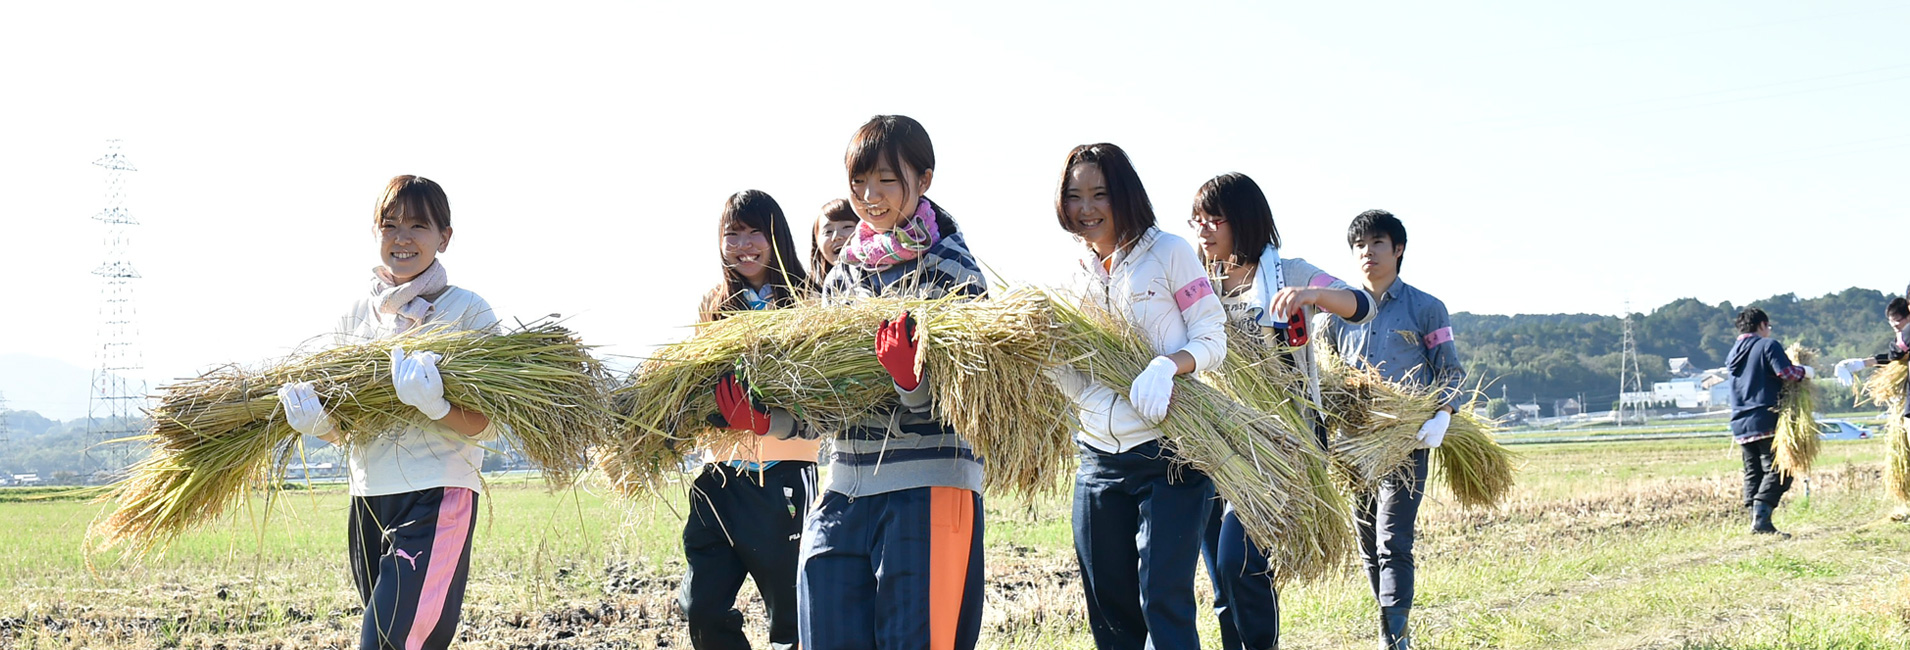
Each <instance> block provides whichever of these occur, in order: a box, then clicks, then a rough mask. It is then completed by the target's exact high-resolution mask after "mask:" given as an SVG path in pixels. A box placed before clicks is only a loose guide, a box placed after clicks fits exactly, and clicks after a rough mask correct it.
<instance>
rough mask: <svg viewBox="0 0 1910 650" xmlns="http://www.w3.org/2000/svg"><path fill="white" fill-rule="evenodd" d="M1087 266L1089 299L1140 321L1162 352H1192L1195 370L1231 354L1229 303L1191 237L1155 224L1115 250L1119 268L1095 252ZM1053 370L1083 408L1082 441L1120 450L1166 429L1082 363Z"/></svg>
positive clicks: (1084, 292) (1084, 279) (1082, 287)
mask: <svg viewBox="0 0 1910 650" xmlns="http://www.w3.org/2000/svg"><path fill="white" fill-rule="evenodd" d="M1081 266H1082V272H1081V274H1080V276H1079V277H1078V281H1079V284H1078V286H1077V287H1076V291H1077V292H1078V293H1079V296H1078V297H1079V299H1080V300H1081V304H1082V306H1083V307H1085V308H1088V309H1100V310H1104V311H1106V312H1108V313H1110V314H1113V315H1115V316H1116V317H1119V318H1121V319H1123V320H1126V321H1127V322H1129V323H1131V324H1133V325H1134V326H1135V328H1136V329H1137V330H1138V331H1139V332H1140V334H1141V336H1142V337H1143V338H1145V339H1147V342H1148V343H1149V344H1151V345H1152V346H1153V348H1154V353H1155V354H1160V355H1167V354H1173V353H1175V352H1182V351H1184V352H1187V353H1188V354H1190V355H1192V356H1193V357H1194V372H1196V373H1198V372H1202V371H1206V370H1210V369H1213V368H1216V367H1218V366H1219V365H1220V362H1221V360H1223V359H1225V358H1226V357H1227V316H1226V311H1225V310H1224V309H1222V308H1221V306H1220V299H1219V298H1218V297H1217V296H1215V295H1214V289H1213V283H1212V282H1211V281H1210V280H1208V278H1207V272H1206V271H1205V270H1203V269H1202V268H1201V265H1200V257H1199V256H1198V255H1197V254H1195V252H1194V247H1193V245H1191V244H1189V243H1187V240H1185V239H1181V238H1180V237H1178V236H1175V235H1172V234H1169V233H1166V232H1162V231H1161V229H1159V228H1149V229H1148V230H1147V232H1146V233H1144V234H1142V235H1141V238H1140V240H1139V241H1137V242H1135V243H1134V246H1132V247H1131V248H1128V249H1127V250H1126V251H1123V252H1116V253H1115V254H1114V263H1113V270H1112V271H1108V270H1104V269H1103V267H1102V266H1101V262H1100V260H1098V259H1095V258H1094V256H1093V254H1092V253H1090V254H1089V255H1088V257H1087V258H1086V259H1083V260H1082V264H1081ZM1093 362H1094V361H1093V360H1092V359H1089V360H1085V361H1081V362H1080V363H1083V364H1087V363H1093ZM1053 377H1054V380H1055V383H1056V384H1057V385H1059V386H1060V387H1061V392H1062V394H1065V395H1067V396H1069V397H1071V398H1073V399H1074V402H1075V404H1076V405H1077V406H1078V407H1079V409H1080V412H1079V415H1080V420H1081V430H1080V431H1078V432H1076V434H1075V438H1076V439H1078V440H1080V441H1081V442H1082V443H1084V444H1086V445H1088V446H1090V447H1093V448H1095V449H1098V450H1101V451H1104V452H1107V453H1120V452H1124V451H1127V450H1129V449H1133V448H1134V447H1137V446H1140V445H1142V444H1145V443H1147V442H1149V441H1152V440H1157V439H1159V438H1160V437H1161V432H1160V430H1159V429H1157V428H1155V425H1154V423H1152V422H1149V421H1147V420H1146V419H1144V418H1142V417H1141V415H1140V413H1138V412H1136V411H1135V410H1134V405H1133V404H1130V403H1128V400H1127V393H1126V392H1124V391H1116V390H1114V389H1113V388H1110V387H1108V386H1107V385H1105V384H1102V383H1101V382H1098V381H1095V380H1094V378H1093V376H1092V375H1089V374H1088V373H1087V372H1086V371H1083V370H1079V369H1076V368H1062V369H1059V370H1057V371H1056V372H1055V373H1054V375H1053Z"/></svg>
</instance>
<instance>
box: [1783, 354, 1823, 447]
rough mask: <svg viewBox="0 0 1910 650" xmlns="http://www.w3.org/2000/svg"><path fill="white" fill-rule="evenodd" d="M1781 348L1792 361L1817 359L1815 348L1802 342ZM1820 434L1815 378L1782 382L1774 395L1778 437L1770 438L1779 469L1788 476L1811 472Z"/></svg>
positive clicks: (1805, 361)
mask: <svg viewBox="0 0 1910 650" xmlns="http://www.w3.org/2000/svg"><path fill="white" fill-rule="evenodd" d="M1784 352H1785V354H1788V355H1790V357H1791V363H1792V364H1794V365H1799V366H1808V365H1811V364H1812V363H1815V362H1816V361H1817V350H1814V349H1811V348H1807V347H1804V346H1803V344H1801V343H1800V344H1792V345H1791V347H1790V348H1788V349H1786V350H1785V351H1784ZM1819 435H1820V434H1819V432H1818V430H1817V385H1816V382H1813V381H1810V380H1808V379H1806V380H1804V381H1787V382H1784V389H1783V391H1782V392H1779V393H1778V396H1777V437H1776V438H1775V439H1773V440H1772V442H1771V450H1772V451H1773V452H1775V455H1776V456H1777V459H1776V463H1775V464H1776V465H1777V469H1778V471H1781V472H1784V473H1785V474H1788V475H1791V476H1802V475H1805V474H1809V473H1811V464H1812V463H1814V462H1816V461H1817V449H1818V448H1819V447H1821V446H1823V445H1822V442H1823V441H1822V439H1821V438H1819V437H1818V436H1819Z"/></svg>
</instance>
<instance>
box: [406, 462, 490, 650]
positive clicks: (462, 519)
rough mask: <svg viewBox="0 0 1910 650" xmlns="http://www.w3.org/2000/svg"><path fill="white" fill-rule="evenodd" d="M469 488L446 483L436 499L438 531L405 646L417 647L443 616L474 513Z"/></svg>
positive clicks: (411, 649) (433, 539)
mask: <svg viewBox="0 0 1910 650" xmlns="http://www.w3.org/2000/svg"><path fill="white" fill-rule="evenodd" d="M472 503H473V499H472V495H471V490H470V489H469V488H458V487H447V488H445V489H444V500H443V501H440V502H439V503H438V531H437V533H436V534H435V535H434V536H433V537H432V539H431V556H430V557H431V559H430V560H429V562H430V563H431V564H430V565H429V566H428V567H427V568H426V569H425V571H424V586H423V588H422V589H421V590H420V591H419V592H418V609H417V614H416V615H417V618H416V619H413V620H412V622H411V634H409V635H406V637H405V650H419V649H420V648H423V647H424V642H425V639H428V638H430V637H431V633H432V631H434V630H435V629H436V628H437V627H438V619H440V618H442V617H443V616H444V602H445V600H446V599H448V598H449V597H450V592H451V578H452V577H454V576H456V575H457V573H458V565H459V564H461V563H462V561H463V559H464V557H463V556H464V543H465V540H466V539H467V538H469V537H470V535H471V517H472V516H474V515H475V514H476V513H475V512H474V511H475V508H474V507H473V506H472Z"/></svg>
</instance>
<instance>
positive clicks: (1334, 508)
mask: <svg viewBox="0 0 1910 650" xmlns="http://www.w3.org/2000/svg"><path fill="white" fill-rule="evenodd" d="M1055 314H1056V317H1057V319H1058V320H1060V322H1061V324H1062V328H1063V329H1064V330H1065V331H1066V335H1065V336H1063V337H1062V340H1063V342H1064V343H1065V345H1066V346H1067V347H1068V349H1069V351H1070V352H1071V354H1070V355H1069V358H1070V359H1073V360H1074V361H1073V365H1074V366H1075V367H1076V368H1078V369H1080V370H1082V371H1084V372H1086V373H1087V374H1089V375H1090V376H1092V377H1093V378H1094V379H1095V380H1096V381H1099V382H1101V383H1102V384H1104V385H1106V386H1108V387H1109V388H1112V389H1114V391H1115V392H1116V393H1118V394H1122V395H1125V394H1127V391H1128V388H1129V386H1130V384H1131V383H1132V381H1133V379H1134V377H1135V376H1136V375H1139V374H1140V372H1141V370H1142V369H1143V368H1145V367H1146V366H1147V364H1148V362H1149V361H1151V360H1153V358H1154V356H1155V354H1154V352H1153V350H1152V349H1151V348H1150V347H1149V346H1148V345H1147V343H1146V342H1144V341H1142V340H1141V339H1140V338H1139V337H1138V336H1137V335H1136V334H1134V333H1133V331H1132V329H1131V328H1130V327H1129V326H1128V325H1127V324H1125V323H1123V322H1120V321H1119V320H1118V319H1117V318H1115V317H1113V316H1111V315H1108V314H1106V313H1104V312H1101V311H1099V310H1089V309H1083V308H1080V307H1076V306H1073V305H1070V304H1067V301H1065V300H1059V299H1058V300H1056V304H1055ZM1262 406H1263V407H1264V409H1265V410H1262V409H1256V408H1254V407H1250V406H1247V405H1245V404H1242V403H1240V402H1238V401H1235V400H1234V399H1232V398H1230V397H1228V396H1227V395H1226V394H1225V393H1223V392H1221V391H1220V389H1218V388H1215V387H1213V386H1210V385H1208V384H1205V383H1202V382H1200V381H1196V380H1195V379H1193V378H1188V377H1182V378H1179V379H1176V380H1175V382H1174V397H1173V403H1172V406H1171V407H1170V408H1169V409H1168V412H1167V419H1166V420H1165V421H1163V422H1161V424H1160V430H1161V433H1162V434H1163V435H1164V438H1165V439H1164V441H1163V442H1164V443H1165V444H1166V445H1167V446H1168V448H1170V449H1172V450H1173V452H1174V453H1175V454H1176V455H1177V456H1179V458H1180V460H1181V461H1182V462H1184V463H1185V464H1186V466H1187V467H1190V468H1193V469H1195V470H1198V471H1200V472H1201V473H1204V474H1206V475H1207V476H1208V477H1210V478H1212V479H1213V481H1214V487H1215V488H1216V490H1218V491H1219V493H1220V496H1221V498H1223V499H1226V500H1227V503H1228V504H1229V505H1231V506H1232V507H1233V509H1234V513H1235V515H1236V516H1237V517H1239V518H1240V523H1241V526H1242V527H1244V528H1245V529H1246V530H1247V534H1248V536H1249V537H1251V538H1252V539H1253V542H1254V544H1255V545H1256V546H1258V547H1259V548H1260V549H1261V550H1262V551H1264V552H1266V553H1267V555H1268V563H1269V564H1270V565H1271V568H1272V569H1273V575H1274V578H1275V579H1276V580H1280V581H1289V580H1311V579H1315V578H1319V577H1322V576H1325V575H1327V574H1329V573H1331V572H1333V571H1334V570H1335V569H1337V568H1338V567H1340V566H1342V563H1343V562H1344V559H1345V558H1346V557H1347V555H1348V553H1349V552H1350V545H1351V544H1350V540H1349V538H1347V537H1346V536H1345V535H1344V534H1343V529H1344V528H1345V526H1346V521H1347V516H1348V515H1347V509H1346V506H1345V502H1344V500H1343V499H1341V498H1340V497H1339V495H1338V494H1337V493H1334V492H1333V491H1332V490H1331V489H1330V481H1329V479H1328V478H1327V476H1326V472H1325V470H1324V468H1325V459H1324V458H1323V454H1322V452H1321V451H1320V449H1319V445H1318V444H1317V443H1315V442H1313V441H1312V439H1311V438H1312V436H1313V434H1312V431H1311V427H1308V426H1307V425H1306V424H1305V420H1304V417H1303V416H1302V415H1301V413H1300V411H1299V406H1300V403H1299V402H1298V401H1295V400H1284V401H1270V402H1269V403H1267V404H1263V405H1262ZM1322 487H1326V488H1328V489H1322Z"/></svg>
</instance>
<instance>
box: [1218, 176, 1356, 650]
mask: <svg viewBox="0 0 1910 650" xmlns="http://www.w3.org/2000/svg"><path fill="white" fill-rule="evenodd" d="M1187 225H1188V226H1189V227H1191V228H1193V229H1194V231H1195V232H1196V233H1197V234H1199V236H1200V257H1201V260H1202V261H1203V262H1205V263H1206V265H1207V268H1208V272H1209V273H1210V274H1211V277H1212V279H1213V280H1214V281H1216V282H1219V283H1220V303H1221V306H1222V307H1225V308H1226V310H1227V321H1228V323H1229V325H1230V326H1231V327H1230V329H1229V330H1228V332H1227V335H1228V336H1230V337H1231V336H1250V337H1254V338H1255V340H1258V341H1261V342H1262V343H1265V344H1266V345H1267V346H1269V347H1280V348H1288V347H1290V348H1294V349H1293V351H1292V352H1290V353H1282V354H1280V355H1278V356H1279V358H1278V359H1276V360H1274V362H1277V363H1283V364H1286V365H1288V366H1290V367H1295V368H1298V369H1300V370H1301V372H1303V373H1304V374H1305V375H1306V390H1307V396H1306V397H1307V399H1310V400H1312V402H1313V403H1314V404H1319V403H1321V397H1320V372H1319V367H1318V365H1317V364H1316V363H1315V362H1314V358H1313V350H1312V348H1311V347H1310V346H1308V345H1307V342H1308V340H1309V339H1308V338H1307V337H1306V330H1305V327H1306V326H1307V325H1308V324H1309V323H1311V322H1312V321H1313V317H1314V316H1315V315H1317V314H1319V313H1321V312H1322V311H1324V312H1326V313H1331V314H1333V315H1335V316H1339V317H1340V318H1342V319H1344V320H1345V321H1346V322H1348V323H1352V324H1355V325H1359V324H1363V323H1365V322H1367V321H1369V320H1372V318H1373V298H1372V296H1371V295H1370V294H1368V293H1366V291H1365V290H1364V289H1359V288H1356V287H1353V286H1350V285H1348V284H1347V283H1346V282H1344V281H1341V280H1340V279H1339V278H1335V277H1333V276H1331V275H1328V274H1326V272H1324V271H1321V270H1320V269H1319V268H1318V267H1316V266H1313V265H1312V264H1309V263H1307V261H1306V260H1304V259H1300V258H1297V257H1295V258H1282V257H1281V254H1280V248H1281V241H1280V228H1279V227H1278V226H1276V225H1274V221H1273V209H1272V208H1271V207H1270V206H1268V204H1267V196H1266V194H1264V193H1262V192H1261V191H1260V186H1259V185H1258V184H1256V183H1254V182H1253V179H1252V178H1248V177H1247V176H1246V175H1244V174H1221V175H1219V176H1215V177H1214V178H1212V179H1210V180H1208V181H1207V182H1206V183H1204V184H1202V185H1201V186H1200V191H1198V192H1197V193H1195V195H1194V209H1193V217H1192V218H1190V219H1188V220H1187ZM1308 416H1309V419H1310V420H1311V421H1312V423H1313V428H1314V435H1315V438H1316V439H1317V440H1318V441H1319V443H1320V446H1321V447H1322V449H1324V448H1325V446H1326V422H1325V420H1324V419H1323V418H1321V417H1320V414H1319V413H1317V412H1312V411H1311V410H1309V412H1308ZM1200 550H1201V555H1202V556H1203V557H1205V558H1206V559H1207V571H1208V574H1209V575H1210V577H1212V579H1213V582H1214V613H1215V615H1216V616H1218V617H1219V618H1220V640H1221V641H1220V646H1221V648H1223V649H1224V650H1238V649H1241V648H1248V649H1252V650H1266V649H1268V648H1278V647H1280V594H1279V592H1278V591H1277V590H1276V589H1275V587H1274V581H1273V575H1272V573H1271V572H1270V570H1269V569H1268V566H1267V556H1266V554H1265V553H1263V552H1262V551H1261V550H1260V549H1259V548H1258V547H1257V546H1255V545H1254V543H1253V541H1252V540H1250V539H1248V538H1247V531H1246V529H1245V528H1243V527H1242V526H1241V525H1240V519H1239V517H1237V516H1235V515H1234V512H1233V506H1232V505H1229V504H1227V503H1226V502H1225V501H1224V500H1222V501H1221V502H1220V503H1219V504H1217V505H1216V506H1215V507H1214V509H1213V512H1212V513H1211V514H1210V515H1209V516H1208V517H1207V531H1206V534H1205V535H1204V536H1203V539H1202V540H1201V546H1200Z"/></svg>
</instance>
